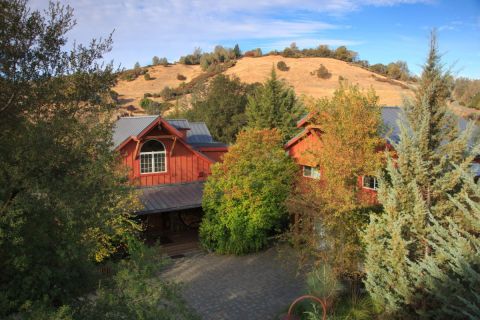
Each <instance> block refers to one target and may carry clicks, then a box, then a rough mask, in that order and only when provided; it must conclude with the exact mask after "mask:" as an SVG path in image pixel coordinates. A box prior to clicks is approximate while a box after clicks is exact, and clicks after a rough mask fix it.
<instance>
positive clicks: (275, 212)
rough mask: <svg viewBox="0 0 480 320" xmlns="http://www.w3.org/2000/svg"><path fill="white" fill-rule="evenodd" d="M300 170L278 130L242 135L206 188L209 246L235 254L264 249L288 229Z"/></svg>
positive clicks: (203, 229)
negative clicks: (288, 204)
mask: <svg viewBox="0 0 480 320" xmlns="http://www.w3.org/2000/svg"><path fill="white" fill-rule="evenodd" d="M295 170H296V169H295V165H294V164H293V162H292V161H291V159H290V158H289V157H288V156H287V155H286V154H285V151H284V150H283V148H282V144H281V136H280V134H279V132H278V131H277V130H254V129H250V130H247V131H243V132H241V133H240V134H239V135H238V138H237V143H236V144H235V145H233V146H232V147H231V148H230V150H229V152H228V153H227V154H226V155H225V159H224V161H223V163H218V164H216V165H215V166H214V167H213V168H212V175H211V176H210V177H209V178H208V180H207V183H206V185H205V190H204V195H203V209H204V211H205V216H204V219H203V221H202V224H201V226H200V239H201V242H202V244H203V246H205V247H206V248H208V249H210V250H213V251H216V252H219V253H233V254H245V253H249V252H255V251H258V250H260V249H262V248H264V247H265V245H266V244H267V243H268V238H269V236H273V235H275V234H277V233H278V232H280V231H282V230H283V229H284V228H285V226H286V223H287V217H288V216H287V211H286V206H285V200H286V198H287V196H288V194H289V192H290V188H291V184H292V179H293V175H294V172H295Z"/></svg>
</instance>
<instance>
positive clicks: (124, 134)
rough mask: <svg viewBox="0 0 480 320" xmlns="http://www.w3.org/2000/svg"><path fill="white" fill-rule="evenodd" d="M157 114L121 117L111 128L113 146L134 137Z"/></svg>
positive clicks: (155, 117)
mask: <svg viewBox="0 0 480 320" xmlns="http://www.w3.org/2000/svg"><path fill="white" fill-rule="evenodd" d="M157 118H158V117H157V116H140V117H122V118H120V119H118V120H117V122H116V123H115V126H114V128H113V146H114V147H115V148H117V147H118V146H119V145H120V144H121V143H122V142H124V141H125V140H127V139H128V138H129V137H132V136H133V137H136V136H138V135H139V134H140V132H142V131H143V129H145V128H146V127H148V126H149V125H150V124H151V123H152V122H153V121H154V120H155V119H157Z"/></svg>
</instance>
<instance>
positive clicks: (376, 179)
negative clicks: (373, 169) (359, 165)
mask: <svg viewBox="0 0 480 320" xmlns="http://www.w3.org/2000/svg"><path fill="white" fill-rule="evenodd" d="M366 177H368V178H372V179H374V180H373V188H371V187H369V186H366V185H365V178H366ZM378 186H379V185H378V178H377V177H375V176H362V188H363V189H367V190H373V191H378Z"/></svg>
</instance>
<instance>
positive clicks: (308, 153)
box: [287, 132, 388, 205]
mask: <svg viewBox="0 0 480 320" xmlns="http://www.w3.org/2000/svg"><path fill="white" fill-rule="evenodd" d="M315 134H316V133H312V132H308V133H306V135H305V136H304V137H302V138H301V139H299V140H298V141H297V142H295V143H294V144H292V145H291V146H290V147H289V148H288V149H287V152H288V154H289V156H290V157H292V158H293V159H294V161H295V163H297V164H298V165H299V171H298V173H299V175H300V176H302V177H303V170H302V166H304V165H307V166H317V165H318V159H315V156H314V153H315V154H318V153H319V151H320V150H321V149H322V142H321V140H320V138H319V137H318V136H315ZM387 147H388V146H387ZM383 151H384V148H382V149H381V150H380V149H379V152H383ZM320 173H322V168H320ZM303 178H304V179H306V180H313V179H311V178H306V177H303ZM322 180H323V177H322V178H321V179H320V181H319V182H318V183H320V184H321V183H325V182H322ZM358 187H359V192H358V197H359V199H360V201H362V202H363V203H367V204H372V205H374V204H378V199H377V191H376V190H372V189H367V188H363V181H362V177H361V176H360V177H358Z"/></svg>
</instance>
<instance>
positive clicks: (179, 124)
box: [165, 119, 190, 130]
mask: <svg viewBox="0 0 480 320" xmlns="http://www.w3.org/2000/svg"><path fill="white" fill-rule="evenodd" d="M165 120H167V122H168V123H170V124H171V125H172V126H174V127H175V129H187V130H189V129H190V124H189V123H188V120H187V119H165Z"/></svg>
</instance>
